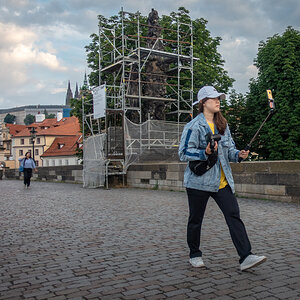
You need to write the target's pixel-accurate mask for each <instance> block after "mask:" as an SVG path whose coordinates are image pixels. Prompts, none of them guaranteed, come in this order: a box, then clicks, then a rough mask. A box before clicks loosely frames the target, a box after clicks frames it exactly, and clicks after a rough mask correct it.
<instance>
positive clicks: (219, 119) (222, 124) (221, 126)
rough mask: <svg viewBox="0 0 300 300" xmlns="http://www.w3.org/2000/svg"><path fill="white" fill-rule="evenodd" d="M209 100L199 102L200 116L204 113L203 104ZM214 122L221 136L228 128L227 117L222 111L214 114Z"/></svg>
mask: <svg viewBox="0 0 300 300" xmlns="http://www.w3.org/2000/svg"><path fill="white" fill-rule="evenodd" d="M207 99H208V98H204V99H203V100H201V101H200V102H199V114H200V113H203V111H204V108H203V103H204V102H206V101H207ZM214 122H215V124H216V126H217V129H218V131H219V133H220V134H222V135H223V134H224V132H225V129H226V126H227V120H226V119H225V117H224V116H223V115H222V113H221V111H218V112H216V113H214Z"/></svg>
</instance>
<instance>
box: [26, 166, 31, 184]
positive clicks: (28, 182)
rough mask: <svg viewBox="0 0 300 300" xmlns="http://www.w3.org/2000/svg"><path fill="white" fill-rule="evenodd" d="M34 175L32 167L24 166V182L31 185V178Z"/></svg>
mask: <svg viewBox="0 0 300 300" xmlns="http://www.w3.org/2000/svg"><path fill="white" fill-rule="evenodd" d="M31 176H32V169H31V168H24V184H25V185H27V186H30V178H31Z"/></svg>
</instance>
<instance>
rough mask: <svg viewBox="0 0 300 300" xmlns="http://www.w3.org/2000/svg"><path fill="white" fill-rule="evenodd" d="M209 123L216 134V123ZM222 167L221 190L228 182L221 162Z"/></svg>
mask: <svg viewBox="0 0 300 300" xmlns="http://www.w3.org/2000/svg"><path fill="white" fill-rule="evenodd" d="M207 123H208V125H209V127H210V129H211V131H212V133H213V134H215V125H214V123H209V122H207ZM220 167H221V179H220V186H219V190H220V189H222V188H224V187H225V186H226V185H227V184H228V182H227V179H226V177H225V174H224V171H223V168H222V165H221V164H220Z"/></svg>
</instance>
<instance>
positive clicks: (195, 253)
mask: <svg viewBox="0 0 300 300" xmlns="http://www.w3.org/2000/svg"><path fill="white" fill-rule="evenodd" d="M221 99H225V94H222V93H218V92H217V90H216V89H215V88H214V87H212V86H205V87H203V88H201V89H200V90H199V92H198V95H197V101H196V102H195V103H194V104H193V105H195V104H198V105H199V114H198V115H197V117H195V118H194V119H193V120H192V121H190V122H189V123H188V124H186V126H185V128H184V130H183V133H182V136H181V143H180V146H179V157H180V160H181V161H189V162H191V161H207V160H208V161H214V163H215V164H213V163H212V164H211V165H210V167H208V168H207V171H206V172H205V173H204V174H203V175H199V173H197V174H198V175H196V174H195V173H194V172H193V171H192V169H193V166H192V165H191V163H190V164H189V165H188V166H187V168H186V170H185V173H184V186H185V187H186V191H187V196H188V202H189V219H188V226H187V243H188V246H189V248H190V263H191V265H192V266H193V267H204V262H203V260H202V252H201V250H200V233H201V225H202V220H203V216H204V212H205V208H206V205H207V201H208V199H209V197H212V198H213V199H214V200H215V201H216V203H217V205H218V206H219V208H220V209H221V211H222V212H223V215H224V217H225V220H226V223H227V225H228V228H229V232H230V235H231V239H232V241H233V244H234V246H235V248H236V250H237V253H238V255H239V257H240V260H239V263H240V269H241V270H246V269H249V268H252V267H254V266H257V265H259V264H261V263H262V262H264V261H266V257H265V256H256V255H253V254H252V252H251V244H250V241H249V239H248V235H247V232H246V229H245V226H244V223H243V222H242V220H241V218H240V212H239V206H238V203H237V200H236V198H235V196H234V182H233V177H232V171H231V168H230V164H229V162H237V161H238V159H239V157H241V158H243V159H245V158H247V157H248V154H249V151H245V150H241V151H239V150H237V149H236V148H235V144H234V142H233V140H232V137H231V134H230V130H229V127H228V124H227V121H226V119H225V118H224V117H223V115H222V113H221V111H220V100H221ZM211 134H219V135H220V136H219V138H221V139H220V140H219V142H218V143H217V142H215V145H214V147H212V148H213V149H211V147H210V143H207V137H208V136H209V135H211ZM213 157H214V158H215V159H212V158H213ZM193 170H194V169H193ZM194 171H195V170H194Z"/></svg>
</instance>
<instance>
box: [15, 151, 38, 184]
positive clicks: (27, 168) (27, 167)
mask: <svg viewBox="0 0 300 300" xmlns="http://www.w3.org/2000/svg"><path fill="white" fill-rule="evenodd" d="M19 161H20V162H21V165H22V166H23V168H24V171H23V172H24V187H25V188H26V187H27V188H29V186H30V178H31V177H32V170H34V171H37V169H36V166H35V162H34V160H33V159H32V157H31V153H30V152H29V151H28V152H26V154H25V157H24V158H19Z"/></svg>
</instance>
